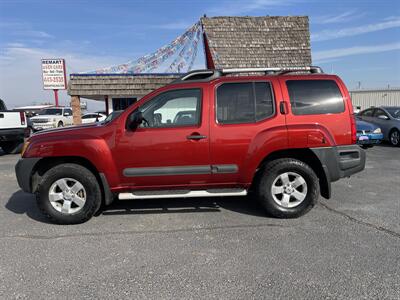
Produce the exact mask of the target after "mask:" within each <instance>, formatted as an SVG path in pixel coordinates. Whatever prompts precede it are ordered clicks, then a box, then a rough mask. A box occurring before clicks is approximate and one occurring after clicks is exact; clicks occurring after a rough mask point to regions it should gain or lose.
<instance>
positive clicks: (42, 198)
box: [36, 163, 101, 224]
mask: <svg viewBox="0 0 400 300" xmlns="http://www.w3.org/2000/svg"><path fill="white" fill-rule="evenodd" d="M62 178H72V179H74V180H77V181H78V182H80V183H81V184H82V185H83V187H84V188H85V191H86V202H85V204H84V205H83V207H82V208H81V209H80V210H79V211H77V212H76V213H71V214H65V213H62V212H59V211H57V210H56V209H55V208H54V207H53V206H52V205H51V203H50V200H49V190H50V188H51V186H52V185H53V183H55V182H56V181H57V180H59V179H62ZM36 201H37V204H38V206H39V209H40V210H41V211H42V212H43V213H44V214H45V215H46V216H47V217H48V218H49V219H50V220H51V221H52V222H53V223H57V224H79V223H83V222H86V221H88V220H89V219H90V218H91V217H92V216H93V215H94V214H95V213H96V212H97V211H98V210H99V208H100V206H101V190H100V186H99V183H98V181H97V179H96V176H95V175H94V174H93V173H92V172H91V171H89V170H88V169H86V168H85V167H83V166H81V165H77V164H70V163H68V164H61V165H57V166H55V167H53V168H52V169H50V170H48V171H47V172H46V173H45V174H44V175H43V177H42V179H41V181H40V184H39V186H38V188H37V192H36Z"/></svg>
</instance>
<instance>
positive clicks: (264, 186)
mask: <svg viewBox="0 0 400 300" xmlns="http://www.w3.org/2000/svg"><path fill="white" fill-rule="evenodd" d="M286 172H290V173H296V174H298V175H300V176H301V177H303V179H304V181H305V183H306V187H307V192H305V191H304V193H305V194H306V196H305V198H304V200H303V201H302V202H301V203H300V204H298V205H297V206H295V207H290V208H288V207H283V206H282V205H280V204H278V203H277V202H276V201H275V200H274V198H273V195H272V191H271V188H272V185H273V183H274V181H275V180H276V179H277V177H278V176H279V175H281V174H283V173H286ZM255 192H256V197H257V199H258V200H259V202H260V203H261V205H262V206H263V207H264V208H265V210H266V212H267V213H268V214H269V215H271V216H273V217H276V218H297V217H299V216H301V215H303V214H305V213H307V212H308V211H309V210H310V209H311V208H312V207H313V206H314V205H315V203H316V202H317V200H318V197H319V193H320V192H319V180H318V177H317V176H316V175H315V173H314V171H313V170H312V169H311V167H310V166H308V165H307V164H305V163H304V162H302V161H300V160H297V159H293V158H282V159H277V160H274V161H271V162H268V163H267V164H266V165H265V166H264V168H263V169H262V170H261V174H260V177H259V180H258V182H257V183H256V191H255ZM291 199H292V198H291Z"/></svg>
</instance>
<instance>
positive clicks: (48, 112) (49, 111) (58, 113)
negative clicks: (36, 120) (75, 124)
mask: <svg viewBox="0 0 400 300" xmlns="http://www.w3.org/2000/svg"><path fill="white" fill-rule="evenodd" d="M38 115H39V116H43V115H55V116H61V115H62V109H60V108H46V109H43V110H41V111H39V113H38Z"/></svg>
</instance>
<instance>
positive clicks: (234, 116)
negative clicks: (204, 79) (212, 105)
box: [217, 82, 274, 124]
mask: <svg viewBox="0 0 400 300" xmlns="http://www.w3.org/2000/svg"><path fill="white" fill-rule="evenodd" d="M273 103H274V101H273V97H272V91H271V86H270V84H269V83H267V82H245V83H224V84H222V85H221V86H219V87H218V89H217V120H218V122H219V123H221V124H237V123H251V122H256V121H259V120H262V119H265V118H267V117H269V116H271V115H273V113H274V105H273Z"/></svg>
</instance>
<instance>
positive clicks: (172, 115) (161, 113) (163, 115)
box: [140, 89, 201, 128]
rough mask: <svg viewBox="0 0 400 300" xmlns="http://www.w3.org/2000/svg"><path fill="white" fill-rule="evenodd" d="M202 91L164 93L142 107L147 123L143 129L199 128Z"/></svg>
mask: <svg viewBox="0 0 400 300" xmlns="http://www.w3.org/2000/svg"><path fill="white" fill-rule="evenodd" d="M200 100H201V91H200V89H184V90H175V91H169V92H165V93H162V94H160V95H158V96H156V97H155V98H153V99H152V100H150V101H149V102H147V103H145V104H144V105H143V106H141V107H140V110H141V111H142V113H143V117H144V118H145V122H143V124H142V125H141V127H151V128H163V127H183V126H197V125H199V123H200V110H201V108H200V106H201V101H200Z"/></svg>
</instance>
